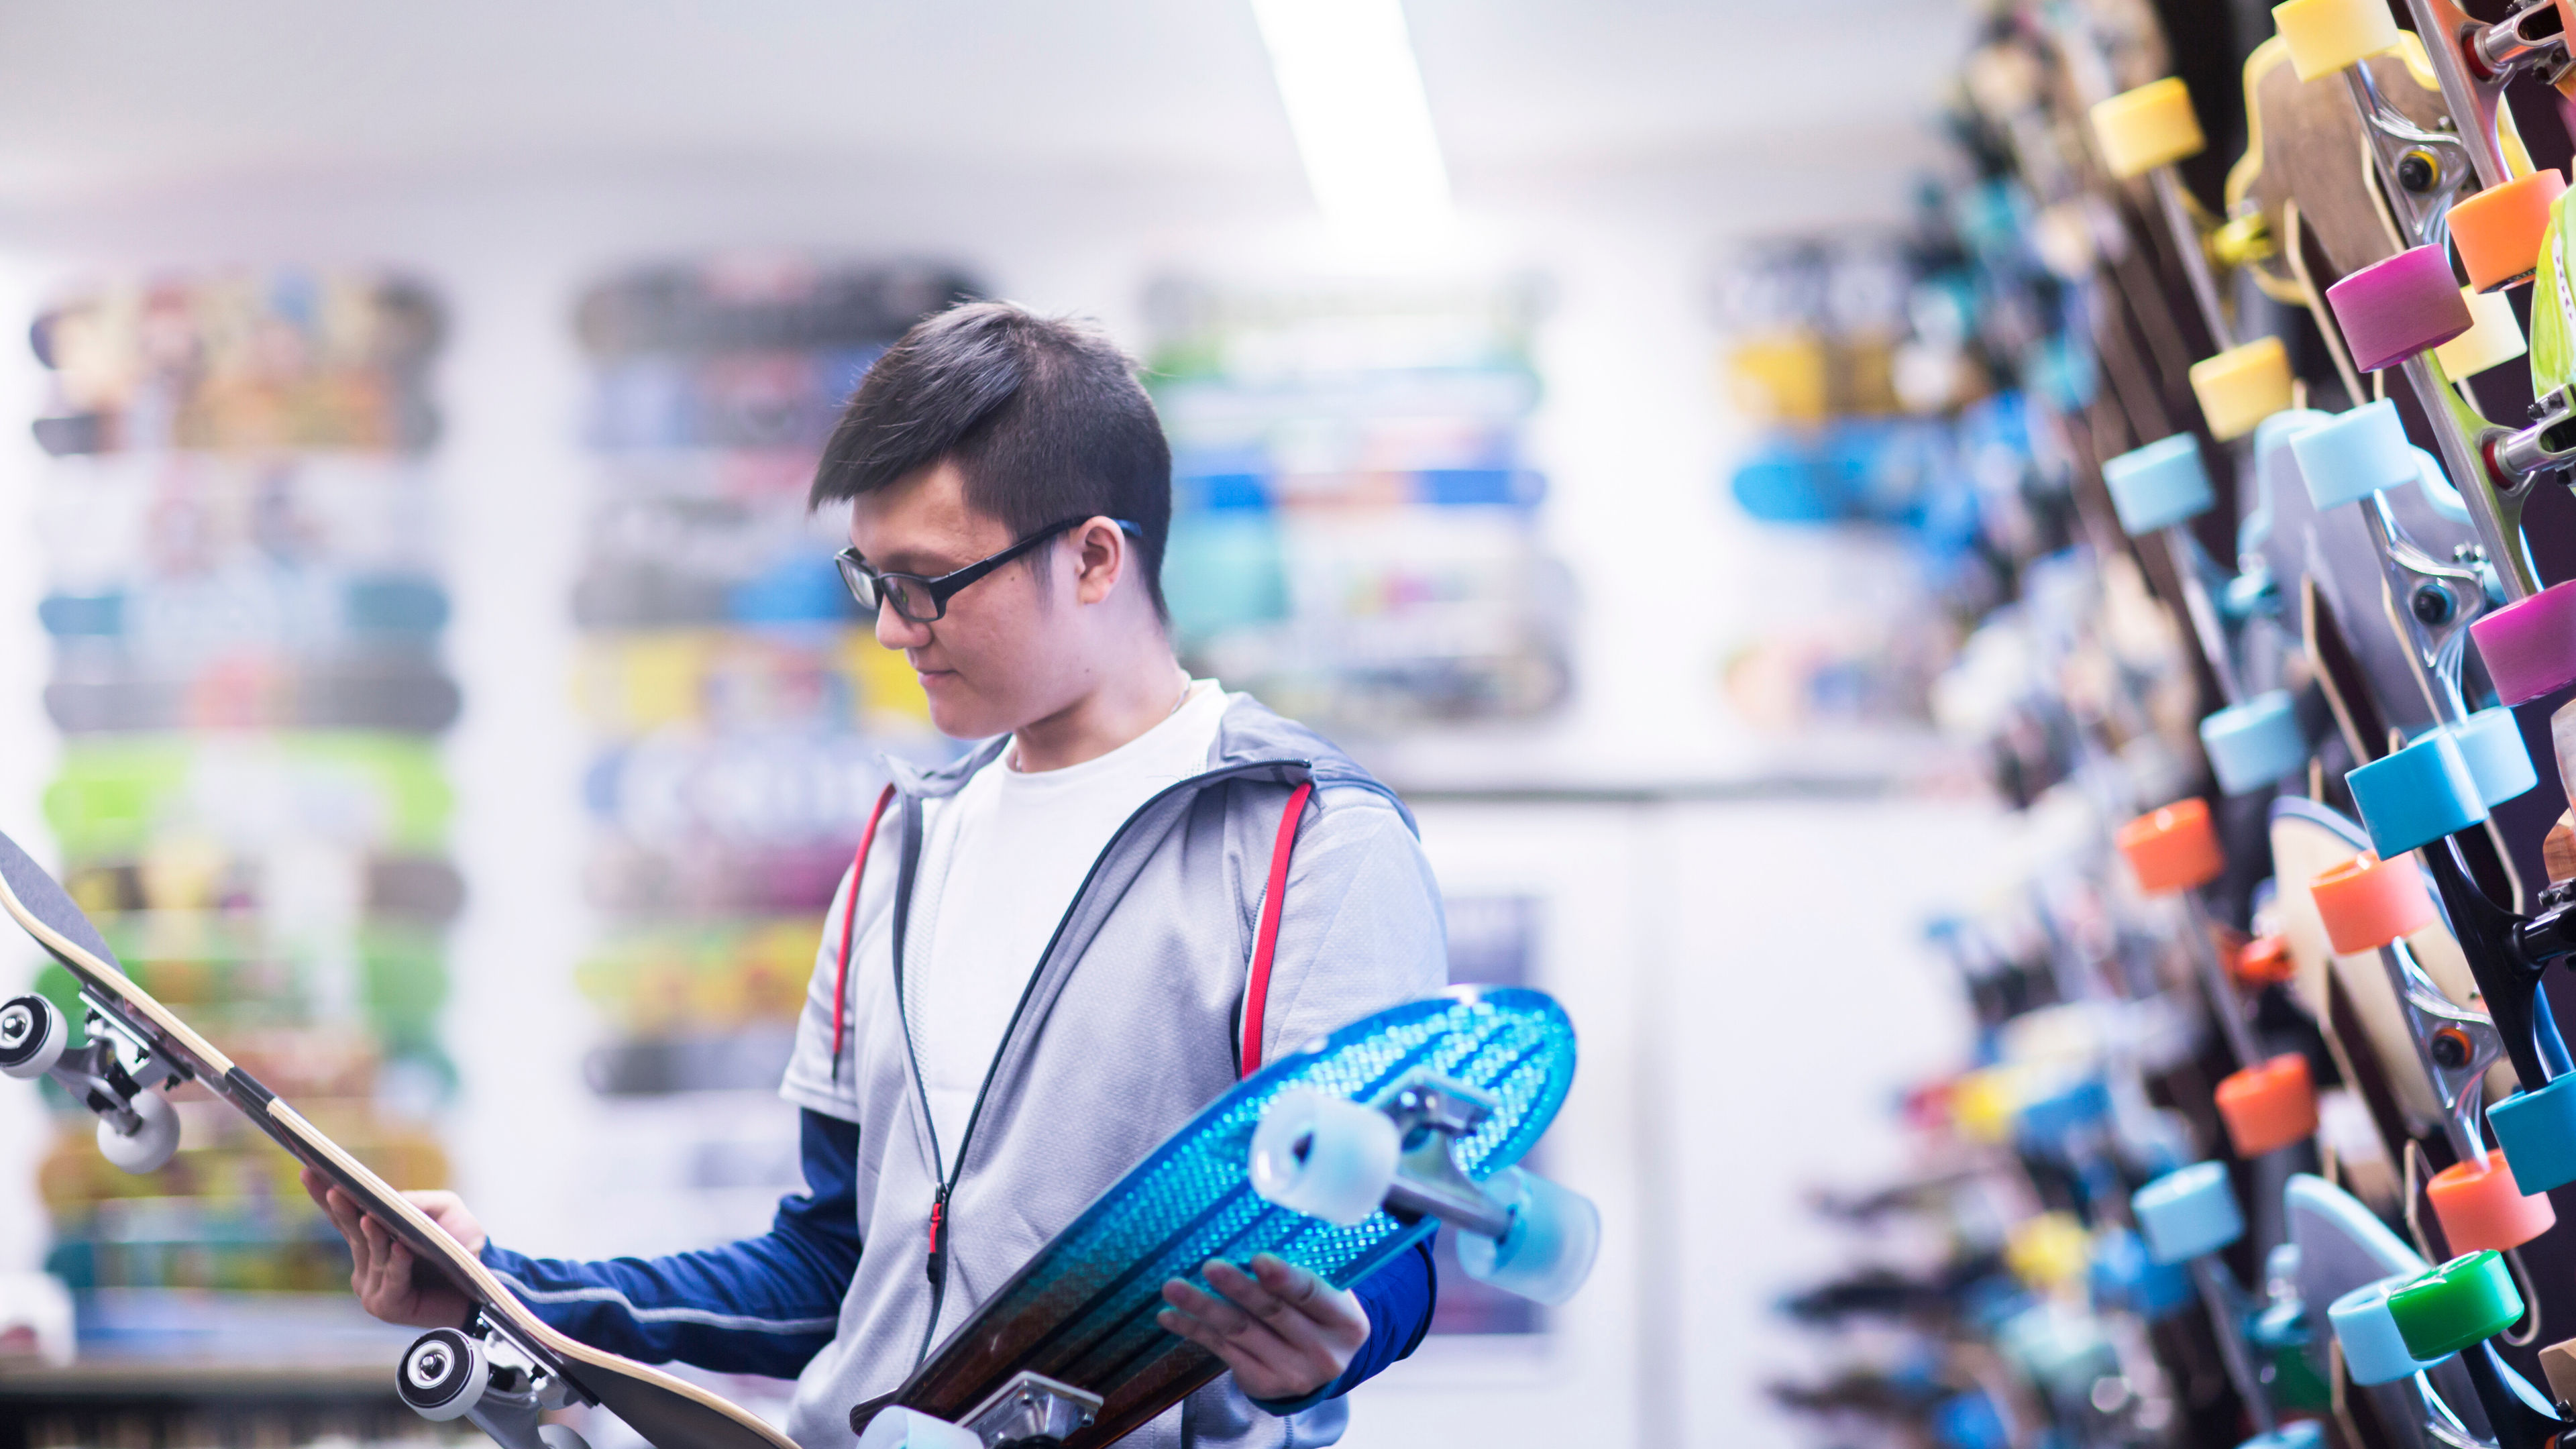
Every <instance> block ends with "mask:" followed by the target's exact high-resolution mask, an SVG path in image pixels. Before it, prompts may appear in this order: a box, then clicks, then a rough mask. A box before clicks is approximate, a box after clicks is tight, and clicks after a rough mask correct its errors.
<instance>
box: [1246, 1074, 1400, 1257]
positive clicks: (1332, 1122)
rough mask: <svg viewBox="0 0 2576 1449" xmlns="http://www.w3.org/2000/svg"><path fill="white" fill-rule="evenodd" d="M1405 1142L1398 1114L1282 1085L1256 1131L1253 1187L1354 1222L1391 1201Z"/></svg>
mask: <svg viewBox="0 0 2576 1449" xmlns="http://www.w3.org/2000/svg"><path fill="white" fill-rule="evenodd" d="M1403 1149H1404V1142H1403V1138H1402V1136H1401V1134H1399V1133H1398V1132H1397V1131H1396V1130H1395V1122H1394V1119H1392V1118H1390V1117H1388V1116H1387V1115H1386V1114H1385V1113H1383V1112H1380V1111H1378V1110H1377V1109H1375V1108H1373V1107H1365V1106H1362V1105H1361V1104H1359V1103H1357V1102H1353V1101H1350V1100H1348V1099H1347V1098H1342V1097H1327V1096H1325V1095H1324V1094H1323V1093H1321V1092H1303V1091H1299V1092H1282V1093H1280V1094H1279V1095H1278V1096H1277V1097H1275V1098H1273V1099H1271V1102H1270V1105H1269V1106H1268V1107H1266V1108H1264V1109H1263V1110H1262V1113H1261V1125H1260V1126H1259V1127H1258V1128H1256V1129H1254V1131H1253V1134H1252V1164H1251V1166H1252V1190H1253V1191H1254V1192H1257V1193H1259V1194H1261V1195H1262V1196H1263V1197H1265V1198H1268V1199H1269V1200H1270V1201H1272V1202H1275V1203H1277V1204H1279V1205H1280V1206H1281V1207H1284V1208H1291V1209H1294V1210H1295V1211H1297V1212H1301V1213H1305V1214H1307V1215H1308V1216H1310V1217H1318V1218H1322V1219H1323V1220H1325V1221H1326V1222H1332V1223H1340V1224H1341V1225H1342V1226H1344V1227H1350V1226H1352V1225H1353V1224H1356V1223H1361V1222H1365V1221H1367V1220H1368V1216H1369V1214H1371V1213H1373V1212H1376V1211H1377V1210H1378V1207H1379V1205H1380V1204H1382V1203H1384V1202H1385V1201H1386V1190H1387V1188H1388V1187H1390V1186H1392V1185H1393V1184H1394V1182H1395V1162H1396V1159H1397V1158H1398V1157H1399V1156H1401V1155H1402V1154H1403Z"/></svg>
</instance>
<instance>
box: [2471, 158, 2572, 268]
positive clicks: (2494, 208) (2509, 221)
mask: <svg viewBox="0 0 2576 1449" xmlns="http://www.w3.org/2000/svg"><path fill="white" fill-rule="evenodd" d="M2566 193H2567V179H2566V178H2565V177H2563V176H2560V175H2559V174H2558V173H2557V172H2556V171H2555V170H2540V171H2534V172H2532V173H2531V174H2530V175H2528V176H2517V177H2515V178H2514V179H2512V180H2511V181H2508V182H2506V183H2505V184H2503V185H2502V186H2490V187H2488V188H2487V189H2486V190H2484V191H2481V192H2479V193H2478V194H2477V195H2475V196H2472V197H2470V198H2469V199H2468V200H2466V201H2463V202H2461V203H2460V204H2459V205H2457V206H2454V207H2452V208H2451V244H2452V245H2453V246H2456V247H2458V248H2459V249H2460V265H2461V267H2462V268H2463V269H2465V270H2466V271H2467V272H2468V274H2469V285H2470V286H2471V287H2474V288H2476V289H2477V290H2479V291H2481V292H2492V291H2495V290H2496V289H2498V288H2500V287H2509V286H2512V285H2513V284H2514V283H2516V282H2519V281H2522V280H2523V279H2525V278H2527V277H2529V276H2530V275H2531V273H2532V270H2533V269H2534V268H2536V267H2538V266H2539V265H2540V242H2541V236H2542V234H2543V233H2545V232H2547V231H2548V230H2549V211H2550V208H2551V207H2552V206H2554V205H2555V204H2556V203H2557V201H2558V198H2559V197H2561V196H2563V195H2565V194H2566Z"/></svg>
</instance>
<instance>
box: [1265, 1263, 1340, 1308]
mask: <svg viewBox="0 0 2576 1449" xmlns="http://www.w3.org/2000/svg"><path fill="white" fill-rule="evenodd" d="M1252 1276H1253V1277H1254V1278H1256V1279H1259V1280H1260V1283H1261V1286H1262V1287H1264V1288H1267V1289H1269V1290H1270V1291H1271V1292H1273V1293H1276V1294H1278V1295H1279V1296H1280V1297H1281V1298H1283V1299H1286V1300H1287V1301H1288V1302H1290V1303H1294V1304H1298V1305H1300V1306H1303V1305H1305V1304H1307V1303H1310V1302H1312V1301H1314V1297H1315V1295H1316V1294H1317V1293H1320V1292H1322V1291H1323V1288H1324V1280H1323V1279H1321V1278H1318V1277H1316V1276H1315V1275H1314V1274H1313V1273H1310V1272H1308V1271H1307V1270H1305V1269H1303V1268H1300V1267H1298V1266H1297V1265H1296V1264H1294V1263H1291V1262H1289V1261H1288V1260H1286V1259H1285V1258H1281V1257H1279V1256H1278V1255H1277V1254H1274V1253H1255V1254H1254V1255H1253V1257H1252Z"/></svg>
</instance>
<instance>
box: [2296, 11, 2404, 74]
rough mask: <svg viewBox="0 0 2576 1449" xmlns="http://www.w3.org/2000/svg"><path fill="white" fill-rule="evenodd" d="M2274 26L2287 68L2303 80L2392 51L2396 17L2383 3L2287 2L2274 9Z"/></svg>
mask: <svg viewBox="0 0 2576 1449" xmlns="http://www.w3.org/2000/svg"><path fill="white" fill-rule="evenodd" d="M2272 24H2273V25H2274V26H2276V27H2278V28H2279V30H2280V32H2281V43H2282V44H2284V45H2286V46H2288V47H2289V50H2290V68H2291V69H2292V70H2294V71H2296V72H2297V73H2298V76H2299V79H2301V80H2303V81H2309V80H2315V79H2316V78H2317V77H2319V76H2326V75H2333V74H2334V73H2335V72H2336V71H2339V70H2343V69H2345V68H2347V67H2349V66H2352V65H2355V64H2358V63H2359V62H2360V61H2361V60H2362V58H2363V57H2365V56H2373V55H2377V54H2379V53H2380V52H2381V51H2383V50H2391V49H2394V48H2395V47H2396V46H2397V44H2398V39H2397V34H2398V32H2397V18H2396V17H2395V16H2394V15H2392V14H2390V13H2389V9H2388V6H2387V5H2386V4H2385V3H2384V0H2288V3H2286V4H2281V5H2275V6H2273V7H2272Z"/></svg>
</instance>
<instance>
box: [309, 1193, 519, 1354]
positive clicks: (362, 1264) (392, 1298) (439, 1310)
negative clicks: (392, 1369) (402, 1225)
mask: <svg viewBox="0 0 2576 1449" xmlns="http://www.w3.org/2000/svg"><path fill="white" fill-rule="evenodd" d="M304 1191H305V1192H306V1193H307V1194H309V1195H310V1196H311V1197H312V1199H313V1200H314V1201H315V1202H316V1203H319V1204H321V1207H322V1211H324V1212H325V1213H328V1214H330V1216H331V1223H332V1226H334V1227H337V1228H338V1229H339V1230H340V1236H341V1237H343V1238H346V1239H348V1240H349V1259H350V1262H351V1263H352V1265H353V1267H352V1270H351V1272H350V1274H349V1291H351V1292H353V1293H355V1294H357V1295H358V1306H359V1307H361V1308H364V1309H366V1310H367V1311H368V1312H369V1313H372V1314H374V1315H375V1316H376V1317H378V1318H381V1319H383V1320H384V1321H385V1322H387V1323H404V1324H409V1325H410V1326H412V1327H414V1328H461V1327H463V1326H464V1324H465V1317H466V1314H467V1312H468V1311H469V1310H470V1309H471V1307H472V1304H471V1303H470V1302H469V1301H468V1300H467V1298H466V1297H465V1295H464V1294H462V1293H459V1292H457V1291H456V1287H455V1285H454V1284H452V1283H450V1282H448V1281H447V1277H446V1275H445V1274H442V1273H440V1272H439V1271H438V1270H437V1269H435V1268H432V1267H430V1266H428V1265H427V1264H424V1263H421V1262H419V1261H418V1260H417V1259H415V1258H413V1257H412V1253H411V1249H409V1248H407V1247H405V1246H403V1242H402V1239H400V1238H397V1237H395V1236H394V1235H393V1233H392V1231H391V1230H389V1229H388V1228H386V1227H385V1225H384V1224H383V1223H380V1222H378V1221H376V1220H375V1219H374V1218H372V1217H370V1216H368V1215H367V1214H366V1212H365V1211H364V1210H362V1209H361V1208H360V1207H359V1206H358V1202H357V1199H355V1198H353V1197H351V1196H349V1195H348V1194H347V1193H345V1192H342V1191H341V1190H340V1189H338V1188H336V1187H334V1186H332V1185H331V1184H330V1182H329V1181H327V1180H326V1179H324V1178H323V1176H322V1175H321V1174H320V1173H318V1172H315V1171H314V1170H313V1169H312V1168H309V1167H308V1168H306V1169H304ZM403 1196H404V1197H406V1198H409V1199H411V1205H412V1206H413V1207H416V1208H419V1209H420V1210H421V1212H422V1213H423V1214H425V1215H427V1217H428V1218H429V1220H430V1221H431V1222H433V1223H435V1224H437V1225H438V1228H439V1231H441V1232H443V1233H445V1234H447V1235H448V1236H449V1237H451V1238H454V1239H455V1240H456V1241H457V1243H458V1245H459V1246H461V1247H463V1248H464V1249H465V1251H466V1252H468V1253H475V1254H479V1253H481V1252H482V1251H483V1242H484V1233H483V1225H482V1224H481V1223H478V1222H476V1221H475V1220H474V1214H472V1213H470V1212H467V1211H466V1210H465V1204H464V1202H463V1201H462V1200H461V1199H459V1198H458V1197H457V1196H456V1194H454V1193H452V1192H407V1193H404V1194H403Z"/></svg>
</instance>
